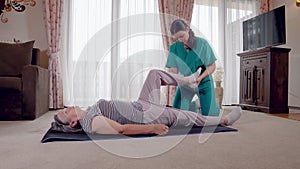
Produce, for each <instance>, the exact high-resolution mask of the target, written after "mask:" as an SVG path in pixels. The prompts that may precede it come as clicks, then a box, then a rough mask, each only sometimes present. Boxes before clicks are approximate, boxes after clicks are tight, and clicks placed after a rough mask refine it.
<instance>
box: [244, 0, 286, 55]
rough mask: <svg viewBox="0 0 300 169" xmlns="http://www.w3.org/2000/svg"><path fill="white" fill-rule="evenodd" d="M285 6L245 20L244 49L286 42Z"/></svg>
mask: <svg viewBox="0 0 300 169" xmlns="http://www.w3.org/2000/svg"><path fill="white" fill-rule="evenodd" d="M285 29H286V28H285V6H281V7H279V8H276V9H273V10H271V11H269V12H267V13H264V14H261V15H258V16H256V17H254V18H251V19H248V20H246V21H244V22H243V50H244V51H247V50H255V49H259V48H263V47H270V46H276V45H281V44H285V43H286V31H285Z"/></svg>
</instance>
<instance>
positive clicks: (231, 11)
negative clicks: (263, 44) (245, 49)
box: [191, 0, 260, 105]
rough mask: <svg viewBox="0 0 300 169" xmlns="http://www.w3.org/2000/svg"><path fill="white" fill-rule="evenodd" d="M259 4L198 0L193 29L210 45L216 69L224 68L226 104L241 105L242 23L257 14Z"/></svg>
mask: <svg viewBox="0 0 300 169" xmlns="http://www.w3.org/2000/svg"><path fill="white" fill-rule="evenodd" d="M259 9H260V6H259V3H258V2H257V1H256V0H195V6H194V12H193V16H192V22H191V27H192V29H193V30H194V31H195V34H196V35H197V36H202V37H204V38H205V39H207V40H208V42H209V43H210V44H211V46H212V48H213V50H214V52H215V55H216V57H217V67H221V68H223V71H224V74H223V83H222V84H223V87H224V96H223V104H225V105H230V104H234V103H238V102H239V97H238V96H239V77H240V75H239V58H238V57H237V55H236V54H237V53H239V52H242V21H244V20H245V19H247V18H250V17H253V16H255V15H257V14H258V12H259Z"/></svg>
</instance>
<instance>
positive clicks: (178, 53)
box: [166, 37, 220, 116]
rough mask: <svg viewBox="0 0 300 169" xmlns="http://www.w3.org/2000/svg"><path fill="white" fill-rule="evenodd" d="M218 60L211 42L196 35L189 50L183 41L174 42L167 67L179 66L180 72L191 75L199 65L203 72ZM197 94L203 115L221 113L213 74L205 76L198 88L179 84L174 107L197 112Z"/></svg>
mask: <svg viewBox="0 0 300 169" xmlns="http://www.w3.org/2000/svg"><path fill="white" fill-rule="evenodd" d="M216 60H217V59H216V57H215V55H214V52H213V50H212V48H211V46H210V45H209V43H208V42H207V41H206V40H205V39H203V38H199V37H196V44H195V46H194V48H193V49H190V50H189V51H188V52H187V51H186V49H185V47H184V45H183V44H182V43H180V42H178V41H177V42H175V43H174V44H172V45H171V46H170V50H169V55H168V59H167V63H166V67H168V68H177V69H178V71H179V73H180V74H182V75H184V76H189V75H191V74H193V73H195V72H196V71H197V70H198V68H199V67H201V68H202V70H201V74H202V73H203V72H204V71H205V70H206V67H208V65H210V64H211V63H213V62H215V61H216ZM195 94H197V96H198V98H199V100H200V105H201V113H202V114H203V115H210V116H218V115H219V113H220V108H219V106H218V104H217V102H216V97H215V90H214V82H213V78H212V76H211V75H209V76H207V77H205V78H204V79H203V80H202V81H201V82H200V84H199V86H198V88H196V89H192V88H190V87H189V86H187V85H182V86H178V88H177V90H176V94H175V97H174V101H173V107H175V108H179V109H183V110H191V111H194V112H197V107H196V104H195V103H194V102H192V99H193V97H194V95H195Z"/></svg>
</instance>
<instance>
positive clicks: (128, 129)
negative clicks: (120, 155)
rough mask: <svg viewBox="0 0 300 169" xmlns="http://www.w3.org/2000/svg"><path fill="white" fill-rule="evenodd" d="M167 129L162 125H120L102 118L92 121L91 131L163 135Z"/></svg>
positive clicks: (95, 118)
mask: <svg viewBox="0 0 300 169" xmlns="http://www.w3.org/2000/svg"><path fill="white" fill-rule="evenodd" d="M168 130H169V128H168V127H167V126H166V125H164V124H120V123H118V122H116V121H114V120H111V119H109V118H106V117H104V116H95V117H94V118H93V119H92V131H93V132H95V133H98V134H125V135H136V134H157V135H165V134H167V133H168Z"/></svg>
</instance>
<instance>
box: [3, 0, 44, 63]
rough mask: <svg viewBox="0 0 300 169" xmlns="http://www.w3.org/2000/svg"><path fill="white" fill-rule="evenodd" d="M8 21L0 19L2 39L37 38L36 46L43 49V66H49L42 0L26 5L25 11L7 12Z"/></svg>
mask: <svg viewBox="0 0 300 169" xmlns="http://www.w3.org/2000/svg"><path fill="white" fill-rule="evenodd" d="M4 17H6V18H8V22H7V23H2V22H1V21H0V40H9V41H11V40H12V39H13V38H16V39H18V40H20V41H21V42H24V41H28V40H35V43H34V47H36V48H39V49H41V51H42V53H41V54H42V58H41V59H42V66H43V67H47V62H48V59H47V57H46V52H45V51H46V50H47V48H48V42H47V35H46V28H45V22H44V14H43V3H42V0H36V5H35V6H34V7H31V6H26V10H25V11H24V12H21V13H19V12H15V11H14V10H12V11H11V12H6V13H5V16H4Z"/></svg>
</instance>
